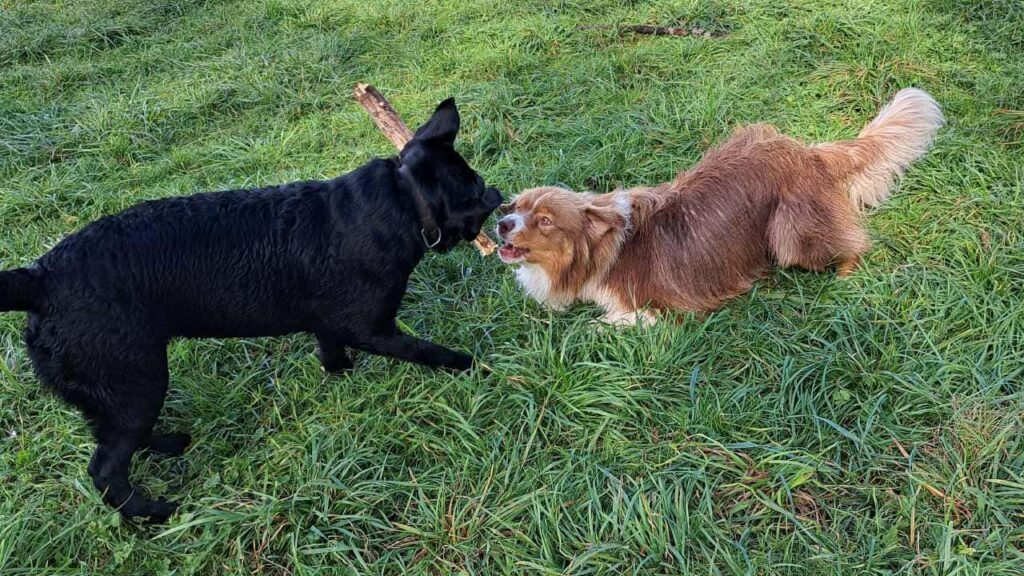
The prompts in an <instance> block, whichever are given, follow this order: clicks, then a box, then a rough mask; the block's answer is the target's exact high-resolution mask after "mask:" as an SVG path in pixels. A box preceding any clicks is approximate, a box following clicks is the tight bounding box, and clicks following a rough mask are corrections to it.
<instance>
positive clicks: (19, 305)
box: [0, 268, 43, 312]
mask: <svg viewBox="0 0 1024 576" xmlns="http://www.w3.org/2000/svg"><path fill="white" fill-rule="evenodd" d="M42 298H43V283H42V279H41V278H40V277H39V276H38V275H37V274H34V273H33V272H32V271H31V270H26V269H24V268H19V269H17V270H4V271H0V312H10V311H13V310H36V309H37V306H38V305H39V303H40V302H41V301H42Z"/></svg>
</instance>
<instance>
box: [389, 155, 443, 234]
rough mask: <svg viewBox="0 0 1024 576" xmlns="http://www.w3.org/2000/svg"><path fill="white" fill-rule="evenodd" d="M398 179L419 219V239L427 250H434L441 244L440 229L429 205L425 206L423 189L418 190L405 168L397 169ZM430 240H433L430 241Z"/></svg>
mask: <svg viewBox="0 0 1024 576" xmlns="http://www.w3.org/2000/svg"><path fill="white" fill-rule="evenodd" d="M398 179H399V181H400V182H401V183H403V184H405V186H404V188H405V189H406V190H407V191H408V192H409V195H410V196H412V203H413V204H414V205H415V206H416V213H417V214H418V215H419V218H420V226H421V228H420V238H422V239H423V244H425V245H426V247H427V248H428V249H431V248H434V247H435V246H437V245H438V244H440V243H441V228H440V227H439V226H438V225H437V220H436V219H435V218H434V212H433V211H432V210H431V209H430V205H429V204H427V199H426V197H425V196H424V195H423V189H421V188H420V185H419V183H417V182H416V179H415V178H413V177H412V175H411V174H409V169H408V168H406V167H405V166H399V167H398ZM431 238H434V239H433V240H431Z"/></svg>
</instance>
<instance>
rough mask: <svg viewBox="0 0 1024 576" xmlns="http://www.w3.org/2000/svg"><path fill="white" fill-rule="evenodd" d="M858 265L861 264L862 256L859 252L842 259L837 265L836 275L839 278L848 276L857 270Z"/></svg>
mask: <svg viewBox="0 0 1024 576" xmlns="http://www.w3.org/2000/svg"><path fill="white" fill-rule="evenodd" d="M858 266H860V256H859V255H857V254H854V255H853V256H849V257H847V258H846V259H844V260H841V261H840V262H839V264H837V265H836V276H838V277H839V278H846V277H847V276H849V275H850V274H853V273H854V272H856V271H857V267H858Z"/></svg>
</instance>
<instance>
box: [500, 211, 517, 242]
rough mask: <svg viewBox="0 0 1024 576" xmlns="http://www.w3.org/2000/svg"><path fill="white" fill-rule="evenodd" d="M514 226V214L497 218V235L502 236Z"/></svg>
mask: <svg viewBox="0 0 1024 576" xmlns="http://www.w3.org/2000/svg"><path fill="white" fill-rule="evenodd" d="M515 227H516V222H515V216H505V217H504V218H502V219H501V220H498V236H501V237H502V238H504V237H505V236H506V235H507V234H508V233H509V232H511V231H512V229H513V228H515Z"/></svg>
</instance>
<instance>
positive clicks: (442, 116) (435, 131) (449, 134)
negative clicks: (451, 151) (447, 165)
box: [416, 98, 459, 146]
mask: <svg viewBox="0 0 1024 576" xmlns="http://www.w3.org/2000/svg"><path fill="white" fill-rule="evenodd" d="M458 133H459V109H458V108H456V107H455V99H454V98H449V99H447V100H445V101H444V102H441V103H440V104H438V106H437V110H434V115H433V116H431V117H430V120H427V123H426V124H424V125H423V126H420V128H419V130H417V131H416V138H418V139H419V140H423V141H427V140H435V141H439V142H444V143H446V144H448V145H449V146H450V145H452V144H454V143H455V135H456V134H458Z"/></svg>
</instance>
